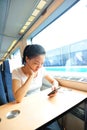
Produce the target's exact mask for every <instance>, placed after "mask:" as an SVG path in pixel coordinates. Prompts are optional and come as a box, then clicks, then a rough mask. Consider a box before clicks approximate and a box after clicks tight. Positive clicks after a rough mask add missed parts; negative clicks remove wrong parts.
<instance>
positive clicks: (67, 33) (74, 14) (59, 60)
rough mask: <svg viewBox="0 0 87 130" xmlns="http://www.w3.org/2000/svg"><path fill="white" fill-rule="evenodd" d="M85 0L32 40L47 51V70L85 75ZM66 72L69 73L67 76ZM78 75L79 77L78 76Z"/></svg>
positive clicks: (86, 23)
mask: <svg viewBox="0 0 87 130" xmlns="http://www.w3.org/2000/svg"><path fill="white" fill-rule="evenodd" d="M86 16H87V1H86V0H80V1H79V2H78V3H77V4H76V5H75V6H73V7H72V8H71V9H69V10H68V11H67V12H66V13H65V14H63V15H62V16H61V17H59V18H58V19H56V20H55V21H54V22H53V23H51V24H50V25H49V26H47V27H46V28H45V29H44V30H42V31H41V32H40V33H38V34H37V35H36V36H35V37H33V39H32V43H33V44H34V43H38V44H41V45H42V46H43V47H44V48H45V49H46V52H47V55H46V60H45V63H44V66H45V67H46V69H47V70H50V71H52V70H53V71H55V70H56V71H58V72H64V73H63V75H64V74H65V72H67V73H66V74H67V75H68V74H69V75H70V74H71V73H70V72H72V74H74V76H76V74H77V76H86V73H87V19H86ZM68 72H69V73H68ZM80 74H81V75H80Z"/></svg>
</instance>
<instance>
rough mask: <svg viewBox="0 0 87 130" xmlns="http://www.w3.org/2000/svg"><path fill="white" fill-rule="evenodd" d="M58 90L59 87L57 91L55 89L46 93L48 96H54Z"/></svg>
mask: <svg viewBox="0 0 87 130" xmlns="http://www.w3.org/2000/svg"><path fill="white" fill-rule="evenodd" d="M58 89H60V87H59V88H57V89H55V90H53V91H51V92H50V93H48V96H51V95H52V94H55V93H56V92H57V90H58Z"/></svg>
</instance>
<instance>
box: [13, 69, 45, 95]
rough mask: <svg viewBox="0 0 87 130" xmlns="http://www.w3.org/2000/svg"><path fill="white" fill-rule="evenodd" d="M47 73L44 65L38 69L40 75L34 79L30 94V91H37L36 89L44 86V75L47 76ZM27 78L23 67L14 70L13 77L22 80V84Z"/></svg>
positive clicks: (38, 89)
mask: <svg viewBox="0 0 87 130" xmlns="http://www.w3.org/2000/svg"><path fill="white" fill-rule="evenodd" d="M46 74H47V72H46V70H45V68H44V67H42V68H40V69H39V70H38V75H37V77H35V78H34V79H33V80H32V82H31V85H30V86H29V91H28V92H27V94H30V93H32V92H36V91H40V87H41V86H42V79H43V77H44V76H46ZM27 78H28V77H27V76H26V75H25V74H24V73H23V71H22V69H21V68H17V69H14V70H13V72H12V79H17V80H20V82H21V85H23V84H24V83H25V81H26V80H27Z"/></svg>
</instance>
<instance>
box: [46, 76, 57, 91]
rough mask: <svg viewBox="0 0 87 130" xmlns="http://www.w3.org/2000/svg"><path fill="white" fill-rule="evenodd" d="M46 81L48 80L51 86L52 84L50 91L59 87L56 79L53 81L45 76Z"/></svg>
mask: <svg viewBox="0 0 87 130" xmlns="http://www.w3.org/2000/svg"><path fill="white" fill-rule="evenodd" d="M45 78H46V80H48V81H49V82H50V83H51V84H52V89H53V90H54V89H56V88H58V86H59V83H58V81H57V80H56V79H54V78H53V77H51V76H49V75H46V76H45Z"/></svg>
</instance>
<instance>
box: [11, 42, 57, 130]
mask: <svg viewBox="0 0 87 130" xmlns="http://www.w3.org/2000/svg"><path fill="white" fill-rule="evenodd" d="M45 54H46V52H45V50H44V48H43V47H42V46H41V45H38V44H33V45H28V46H26V47H25V49H24V52H23V64H24V65H23V66H22V67H20V68H17V69H15V70H14V71H13V72H12V86H13V94H14V97H15V100H16V102H21V101H22V99H23V97H24V96H26V95H29V94H30V93H34V92H37V91H40V87H41V86H42V79H43V77H44V78H46V79H47V80H48V81H49V82H50V83H51V84H52V89H56V88H57V87H58V82H57V81H56V80H55V79H54V78H52V77H50V76H49V75H48V74H47V72H46V71H45V69H44V68H43V63H44V60H45ZM54 124H55V122H53V123H52V127H53V128H52V129H51V128H48V127H50V126H51V124H50V125H49V126H47V127H46V129H47V128H48V129H49V130H59V127H58V126H57V128H56V125H54ZM54 127H55V128H56V129H55V128H54Z"/></svg>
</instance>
